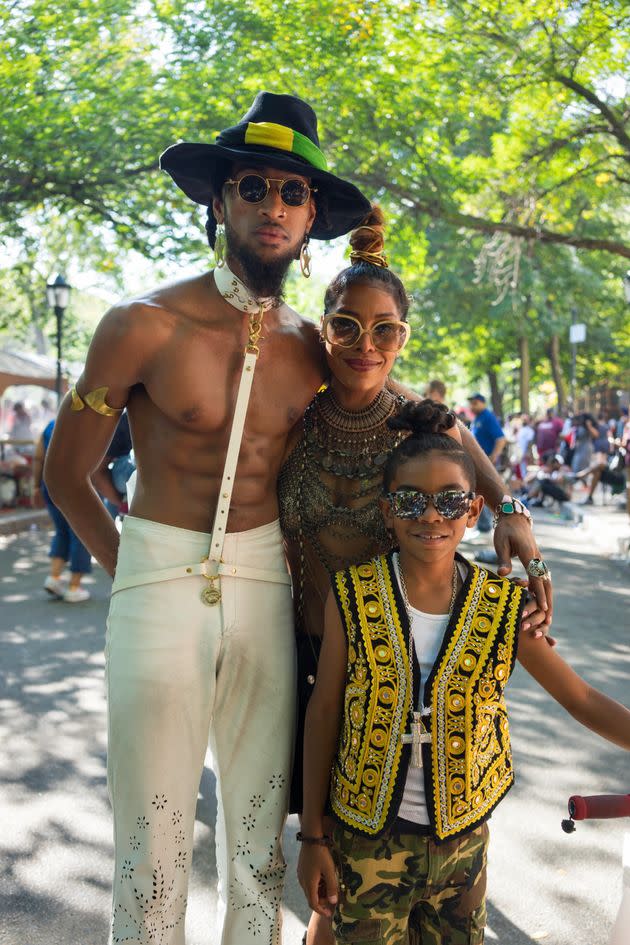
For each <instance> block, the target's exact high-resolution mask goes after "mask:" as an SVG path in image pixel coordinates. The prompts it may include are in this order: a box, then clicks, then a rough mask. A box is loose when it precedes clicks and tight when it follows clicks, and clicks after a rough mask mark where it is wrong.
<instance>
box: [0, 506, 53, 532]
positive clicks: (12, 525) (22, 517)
mask: <svg viewBox="0 0 630 945" xmlns="http://www.w3.org/2000/svg"><path fill="white" fill-rule="evenodd" d="M49 523H50V516H49V514H48V510H47V509H29V508H15V509H12V508H2V509H0V535H18V534H19V533H20V532H25V531H28V530H29V528H31V526H32V525H35V526H37V528H46V527H47V526H48V524H49Z"/></svg>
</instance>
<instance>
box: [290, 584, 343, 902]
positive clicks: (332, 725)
mask: <svg viewBox="0 0 630 945" xmlns="http://www.w3.org/2000/svg"><path fill="white" fill-rule="evenodd" d="M347 659H348V648H347V645H346V638H345V634H344V631H343V627H342V624H341V617H340V615H339V610H338V609H337V604H336V601H335V598H334V596H333V594H332V591H331V593H330V594H329V595H328V600H327V601H326V612H325V617H324V640H323V643H322V649H321V653H320V657H319V665H318V669H317V682H316V684H315V689H314V690H313V695H312V696H311V699H310V702H309V704H308V709H307V712H306V724H305V732H304V810H303V813H302V833H303V834H304V836H306V837H321V836H323V833H324V824H323V821H324V809H325V806H326V799H327V797H328V788H329V784H330V771H331V768H332V763H333V758H334V756H335V751H336V748H337V738H338V735H339V725H340V721H341V711H342V703H343V694H344V690H345V682H346V662H347ZM298 879H299V881H300V885H301V887H302V889H303V890H304V894H305V895H306V898H307V900H308V904H309V906H310V907H311V909H313V910H314V911H315V912H318V913H319V914H320V915H326V916H332V914H333V912H334V906H335V903H336V902H337V879H336V875H335V864H334V861H333V858H332V856H331V853H330V850H329V849H328V848H327V847H325V846H319V845H317V844H311V843H307V842H306V843H303V844H302V849H301V850H300V858H299V861H298Z"/></svg>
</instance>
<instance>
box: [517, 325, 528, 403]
mask: <svg viewBox="0 0 630 945" xmlns="http://www.w3.org/2000/svg"><path fill="white" fill-rule="evenodd" d="M518 354H519V357H520V359H521V370H520V393H521V397H520V399H521V413H527V414H529V339H528V337H527V335H521V337H520V338H519V339H518Z"/></svg>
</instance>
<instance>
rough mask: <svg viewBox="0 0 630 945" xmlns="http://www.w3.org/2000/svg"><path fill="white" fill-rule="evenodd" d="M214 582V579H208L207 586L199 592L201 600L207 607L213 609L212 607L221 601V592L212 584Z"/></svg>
mask: <svg viewBox="0 0 630 945" xmlns="http://www.w3.org/2000/svg"><path fill="white" fill-rule="evenodd" d="M215 580H216V578H210V580H209V582H208V584H207V586H206V587H204V589H203V591H202V592H201V600H202V601H203V603H204V604H206V606H208V607H214V605H215V604H218V603H219V601H220V600H221V591H220V590H219V588H218V587H215V586H214V584H213V581H215Z"/></svg>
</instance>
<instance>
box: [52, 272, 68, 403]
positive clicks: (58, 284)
mask: <svg viewBox="0 0 630 945" xmlns="http://www.w3.org/2000/svg"><path fill="white" fill-rule="evenodd" d="M71 288H72V287H71V286H69V285H68V283H67V282H66V280H65V279H64V277H63V276H62V275H61V273H57V275H56V276H55V277H54V278H52V279H51V280H50V282H49V283H48V284H47V285H46V298H47V300H48V304H49V306H50V307H51V308H52V309H54V312H55V318H56V319H57V381H56V384H55V389H56V391H57V407H59V404H60V403H61V341H62V330H63V313H64V312H65V310H66V309H67V307H68V301H69V299H70V289H71Z"/></svg>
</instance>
